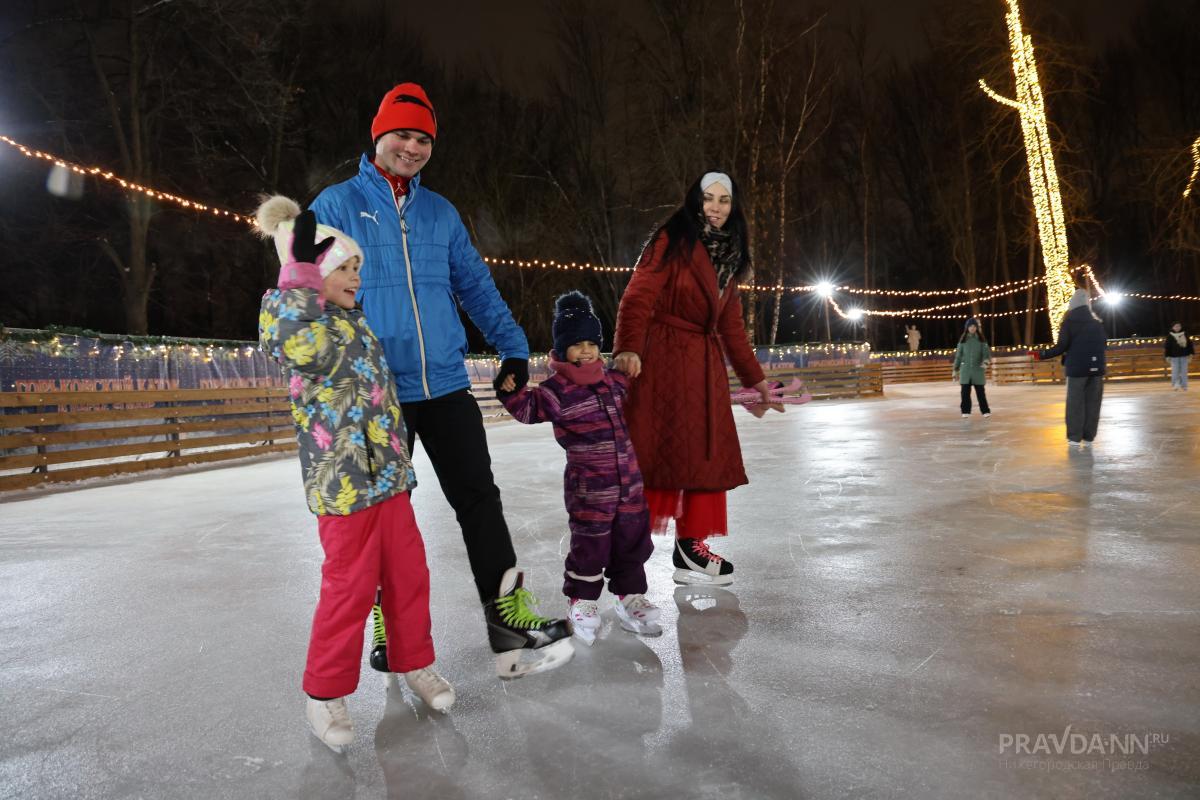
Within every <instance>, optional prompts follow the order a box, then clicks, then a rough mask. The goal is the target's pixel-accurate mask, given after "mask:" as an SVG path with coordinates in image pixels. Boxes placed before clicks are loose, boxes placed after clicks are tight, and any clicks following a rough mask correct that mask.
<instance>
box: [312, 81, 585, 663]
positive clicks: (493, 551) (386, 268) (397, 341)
mask: <svg viewBox="0 0 1200 800" xmlns="http://www.w3.org/2000/svg"><path fill="white" fill-rule="evenodd" d="M370 133H371V151H370V152H368V153H366V154H364V155H363V157H362V158H361V160H360V161H359V168H358V174H357V175H355V176H354V177H353V178H351V179H350V180H347V181H344V182H342V183H339V184H336V185H334V186H330V187H328V188H326V189H325V190H324V191H322V192H321V194H320V195H318V196H317V199H316V200H315V201H313V206H312V207H313V211H315V212H316V214H317V218H318V219H319V220H320V221H321V222H324V223H326V224H329V225H333V226H334V227H337V228H340V229H342V230H345V231H347V232H349V233H351V234H352V235H353V236H354V238H355V239H357V240H358V242H359V243H360V244H361V245H362V249H363V266H362V287H361V288H360V289H359V292H358V299H359V301H360V302H361V303H362V307H363V310H364V312H365V313H366V315H367V318H368V319H370V320H371V326H372V327H373V328H374V329H375V331H376V332H377V333H378V334H379V339H380V341H381V342H382V343H383V351H384V354H385V355H386V358H387V367H388V370H389V375H390V377H391V379H392V380H393V381H394V382H395V386H396V394H397V396H398V398H399V400H400V408H401V410H402V412H403V415H404V426H405V428H406V430H407V442H408V447H409V450H410V451H411V450H412V447H413V445H414V444H415V443H416V441H417V440H420V442H421V444H422V445H423V446H424V447H425V452H426V453H427V454H428V455H429V460H430V461H431V462H432V463H433V471H434V473H436V475H437V478H438V482H439V483H440V484H441V487H442V492H443V493H444V494H445V496H446V500H447V501H449V503H450V505H451V506H452V507H453V508H454V513H455V516H456V517H457V519H458V524H459V527H460V528H461V529H462V537H463V542H464V543H465V544H466V548H467V560H468V562H469V563H470V565H471V572H472V574H473V576H474V579H475V590H476V592H477V593H478V595H479V600H480V602H481V603H482V604H483V611H484V619H485V621H486V624H487V632H488V641H489V643H490V645H491V647H492V650H493V652H495V653H496V671H497V673H498V674H499V675H500V677H502V678H517V677H521V676H522V675H528V674H531V673H534V672H541V671H544V670H548V669H553V668H554V667H558V666H561V665H563V664H565V663H567V661H569V660H570V659H571V656H572V655H573V653H574V650H573V648H572V646H571V641H570V636H571V630H570V625H569V624H568V623H567V621H566V620H563V619H550V618H546V617H543V616H541V615H540V614H539V613H538V612H537V610H536V608H535V607H534V604H533V600H532V597H533V596H532V595H531V594H530V593H529V591H528V590H527V589H526V588H525V586H524V575H523V574H522V573H521V571H520V570H518V569H517V566H516V565H517V557H516V553H515V552H514V551H513V545H512V537H511V536H510V535H509V531H508V526H507V524H506V523H505V521H504V509H503V506H502V505H501V502H500V490H499V489H498V488H497V487H496V481H495V479H494V477H493V475H492V460H491V455H490V454H489V453H488V446H487V438H486V436H485V435H484V430H483V416H482V414H481V413H480V411H479V405H478V404H477V403H476V402H475V398H474V397H473V396H472V395H471V391H470V388H471V382H470V379H469V378H468V376H467V369H466V365H465V356H466V350H467V337H466V333H465V331H464V330H463V326H462V323H461V322H460V321H459V307H460V306H461V308H462V309H463V310H464V311H466V312H467V315H468V316H469V317H470V318H471V320H472V322H474V323H475V324H476V325H477V326H478V327H479V329H480V330H481V331H482V332H483V334H484V337H485V338H486V339H487V340H488V342H489V343H490V344H491V345H492V346H494V347H495V348H496V349H497V350H498V351H499V352H500V357H501V359H502V362H501V366H500V374H499V375H498V377H497V385H499V382H500V381H503V380H504V379H505V378H506V377H512V379H513V381H514V382H515V384H516V386H517V388H520V387H522V386H524V385H525V383H526V381H527V380H528V379H529V345H528V343H527V342H526V340H525V333H524V332H523V331H522V330H521V328H520V327H519V326H518V325H517V323H516V322H515V321H514V320H513V316H512V313H511V312H510V311H509V309H508V306H507V305H505V303H504V300H503V299H502V298H501V297H500V293H499V292H498V291H497V290H496V284H495V283H494V282H493V281H492V274H491V271H490V270H489V269H488V266H487V264H485V263H484V261H483V259H482V258H480V256H479V253H478V252H476V250H475V247H474V246H473V245H472V244H471V239H470V237H469V236H468V234H467V229H466V226H465V225H463V222H462V219H461V218H460V217H459V215H458V211H457V210H456V209H455V208H454V206H453V205H451V203H450V201H449V200H447V199H446V198H444V197H442V196H441V195H439V194H437V193H435V192H433V191H431V190H430V189H427V188H426V187H425V186H423V185H422V183H421V169H422V168H423V167H424V166H425V165H426V164H427V163H428V162H429V159H430V157H431V156H432V155H433V150H434V143H435V142H436V141H437V137H438V123H437V115H436V113H435V112H434V107H433V104H432V103H431V102H430V100H429V97H428V95H426V93H425V90H424V89H423V88H422V87H421V86H419V85H417V84H415V83H401V84H399V85H397V86H395V87H394V88H393V89H392V90H391V91H389V92H387V94H385V95H384V97H383V100H382V101H381V102H380V105H379V111H378V113H376V115H375V118H374V119H373V120H372V121H371V130H370ZM385 594H386V592H385ZM384 599H385V601H386V597H385V598H384ZM383 605H384V609H385V610H386V606H387V603H386V602H384V604H383ZM385 616H386V614H385ZM377 627H378V626H377ZM385 647H386V645H385V643H384V642H377V647H376V653H377V655H376V658H375V659H374V660H375V661H376V662H377V661H379V660H382V659H381V658H380V655H381V654H382V653H384V652H386V651H385V650H384V648H385ZM384 658H386V656H384Z"/></svg>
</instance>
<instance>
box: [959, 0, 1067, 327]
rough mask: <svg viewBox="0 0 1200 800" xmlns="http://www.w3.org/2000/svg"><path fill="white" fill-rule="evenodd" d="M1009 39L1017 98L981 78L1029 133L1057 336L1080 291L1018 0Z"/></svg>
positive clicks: (1011, 1) (1012, 3) (1011, 10)
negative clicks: (1071, 265) (1072, 267)
mask: <svg viewBox="0 0 1200 800" xmlns="http://www.w3.org/2000/svg"><path fill="white" fill-rule="evenodd" d="M1007 2H1008V13H1007V14H1006V15H1005V21H1006V23H1007V24H1008V42H1009V47H1010V49H1011V51H1012V63H1013V76H1014V78H1015V80H1016V98H1017V99H1016V100H1011V99H1009V98H1007V97H1003V96H1001V95H999V94H997V93H996V92H994V91H992V89H991V87H989V86H988V85H987V83H986V82H985V81H983V80H982V79H980V81H979V86H980V87H981V88H982V89H983V91H984V92H986V93H987V95H988V97H990V98H992V99H993V100H995V101H996V102H998V103H1001V104H1003V105H1006V106H1009V107H1010V108H1014V109H1016V110H1017V111H1018V112H1019V114H1020V117H1021V133H1022V135H1023V137H1024V139H1025V157H1026V160H1027V161H1028V163H1029V183H1030V187H1031V188H1032V190H1033V207H1034V212H1035V215H1036V217H1037V223H1038V237H1039V239H1040V240H1041V244H1042V261H1043V263H1044V264H1045V268H1046V277H1045V283H1046V294H1047V307H1048V308H1049V311H1050V330H1051V332H1052V333H1053V336H1054V341H1056V342H1057V341H1058V326H1059V322H1060V321H1061V320H1062V318H1063V315H1065V314H1066V312H1067V304H1068V303H1069V302H1070V300H1071V295H1072V294H1073V293H1074V291H1075V285H1074V283H1073V282H1072V281H1071V273H1070V270H1069V269H1068V267H1067V264H1068V262H1069V259H1070V256H1069V254H1068V251H1067V229H1066V222H1065V218H1064V215H1063V209H1062V194H1061V192H1060V191H1059V188H1058V172H1057V170H1056V169H1055V166H1054V152H1053V150H1052V149H1051V146H1050V131H1049V127H1048V126H1047V124H1046V103H1045V98H1044V96H1043V94H1042V85H1041V81H1040V80H1039V78H1038V71H1037V62H1036V60H1035V59H1034V55H1033V38H1032V37H1030V36H1028V35H1026V34H1024V33H1022V31H1021V9H1020V6H1019V4H1018V2H1017V0H1007Z"/></svg>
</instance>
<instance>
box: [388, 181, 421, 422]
mask: <svg viewBox="0 0 1200 800" xmlns="http://www.w3.org/2000/svg"><path fill="white" fill-rule="evenodd" d="M388 189H389V191H390V190H391V187H390V186H389V187H388ZM392 202H393V203H394V204H395V206H396V214H397V215H398V216H399V217H400V241H401V243H402V244H403V246H404V269H405V273H406V275H407V276H408V298H409V300H411V301H412V309H413V316H414V317H416V320H417V344H418V345H420V348H421V388H422V389H424V390H425V399H426V400H429V399H431V398H430V394H429V378H428V377H427V376H426V375H425V332H424V330H422V329H421V310H420V309H418V308H417V292H416V290H415V289H413V277H412V260H411V259H410V258H409V257H408V222H407V221H405V219H404V213H403V212H402V211H401V210H400V202H399V201H398V200H397V199H396V195H395V194H393V195H392Z"/></svg>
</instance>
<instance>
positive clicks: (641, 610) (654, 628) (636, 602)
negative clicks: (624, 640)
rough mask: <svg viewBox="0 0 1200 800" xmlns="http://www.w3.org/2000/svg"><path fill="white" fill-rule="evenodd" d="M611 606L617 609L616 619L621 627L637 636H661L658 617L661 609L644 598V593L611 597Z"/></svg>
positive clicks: (660, 614)
mask: <svg viewBox="0 0 1200 800" xmlns="http://www.w3.org/2000/svg"><path fill="white" fill-rule="evenodd" d="M613 608H615V609H616V611H617V619H618V620H620V621H621V627H622V628H624V629H625V630H627V631H629V632H630V633H636V634H638V635H639V636H662V632H663V630H662V626H661V625H659V624H658V618H659V617H661V616H662V610H661V609H659V607H658V606H656V605H654V604H653V603H651V602H650V601H649V600H647V599H646V595H644V594H627V595H625V596H624V597H614V598H613Z"/></svg>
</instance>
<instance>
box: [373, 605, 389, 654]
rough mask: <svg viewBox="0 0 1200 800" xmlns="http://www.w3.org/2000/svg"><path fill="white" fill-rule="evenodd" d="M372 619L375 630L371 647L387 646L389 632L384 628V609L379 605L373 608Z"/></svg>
mask: <svg viewBox="0 0 1200 800" xmlns="http://www.w3.org/2000/svg"><path fill="white" fill-rule="evenodd" d="M371 619H372V620H373V621H374V625H375V630H374V632H373V634H372V637H371V647H380V646H381V645H382V646H386V645H387V630H386V629H385V628H384V627H383V609H382V608H380V607H379V604H378V603H376V604H375V605H373V606H371Z"/></svg>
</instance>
